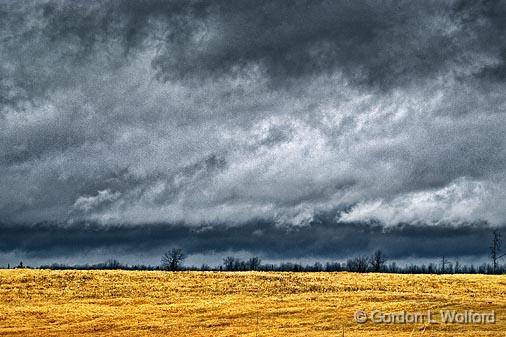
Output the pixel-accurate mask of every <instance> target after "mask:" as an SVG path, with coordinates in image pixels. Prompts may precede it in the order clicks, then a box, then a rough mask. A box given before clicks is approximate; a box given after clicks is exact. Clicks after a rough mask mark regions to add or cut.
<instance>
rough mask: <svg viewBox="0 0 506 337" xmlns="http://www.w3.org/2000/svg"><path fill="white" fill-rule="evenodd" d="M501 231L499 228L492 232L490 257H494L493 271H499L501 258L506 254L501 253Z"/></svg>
mask: <svg viewBox="0 0 506 337" xmlns="http://www.w3.org/2000/svg"><path fill="white" fill-rule="evenodd" d="M501 243H502V240H501V233H499V231H498V230H494V231H493V232H492V246H490V258H491V259H492V272H493V273H494V274H496V273H497V269H498V268H497V267H498V266H499V262H498V261H499V259H500V258H502V257H504V256H506V254H502V255H501Z"/></svg>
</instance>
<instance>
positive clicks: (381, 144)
mask: <svg viewBox="0 0 506 337" xmlns="http://www.w3.org/2000/svg"><path fill="white" fill-rule="evenodd" d="M505 34H506V1H400V2H399V1H381V2H377V1H318V0H314V1H261V0H259V1H245V0H237V1H219V0H216V1H160V0H149V1H148V0H146V1H138V0H136V1H134V0H131V1H129V0H125V1H119V0H118V1H115V0H110V1H70V0H66V1H46V0H40V1H8V0H0V41H1V43H0V192H1V193H0V265H2V264H7V263H11V264H14V263H17V261H18V260H20V259H24V260H25V261H28V263H32V264H34V265H37V264H40V263H48V262H61V261H64V262H65V263H85V262H94V261H99V260H104V259H107V258H117V259H118V260H120V261H125V262H128V263H132V264H134V263H152V264H157V263H159V257H160V256H161V254H162V253H163V251H165V250H167V249H169V248H171V247H181V248H182V249H183V250H184V251H185V252H186V253H187V255H188V257H189V259H188V261H190V262H192V263H208V262H209V263H220V261H221V258H222V257H223V256H226V255H237V256H253V255H256V256H260V257H261V258H262V259H264V260H265V261H267V260H269V261H284V260H295V261H297V260H301V261H302V260H304V261H305V260H307V259H327V260H328V259H345V258H346V257H350V256H355V255H359V254H366V253H369V252H371V251H372V250H374V249H382V250H383V251H384V252H385V253H386V255H387V257H389V258H390V259H392V260H395V259H398V260H406V259H407V260H409V259H412V260H417V259H438V258H439V257H440V256H441V255H443V254H444V255H446V256H450V257H454V258H455V259H457V258H461V259H467V260H479V259H483V258H486V256H487V254H488V246H489V241H490V233H491V231H492V230H493V229H499V230H503V229H504V227H505V224H506V220H505V219H506V207H505V206H506V146H505V145H506V144H505V143H506V133H505V131H506V96H505V95H504V93H505V89H506V40H505V39H504V36H505ZM503 231H504V232H505V233H506V230H503Z"/></svg>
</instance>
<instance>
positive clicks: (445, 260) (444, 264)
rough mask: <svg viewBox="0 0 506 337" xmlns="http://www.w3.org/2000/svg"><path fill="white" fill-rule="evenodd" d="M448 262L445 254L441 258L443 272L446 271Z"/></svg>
mask: <svg viewBox="0 0 506 337" xmlns="http://www.w3.org/2000/svg"><path fill="white" fill-rule="evenodd" d="M447 264H448V260H447V259H445V257H444V255H443V258H442V259H441V274H445V273H446V265H447Z"/></svg>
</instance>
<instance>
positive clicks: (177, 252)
mask: <svg viewBox="0 0 506 337" xmlns="http://www.w3.org/2000/svg"><path fill="white" fill-rule="evenodd" d="M184 259H185V256H184V254H183V250H182V249H180V248H172V249H171V250H169V251H168V252H166V253H165V254H163V256H162V268H163V269H165V270H171V271H175V270H178V269H180V268H181V265H182V264H183V261H184Z"/></svg>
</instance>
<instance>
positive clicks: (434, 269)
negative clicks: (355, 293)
mask: <svg viewBox="0 0 506 337" xmlns="http://www.w3.org/2000/svg"><path fill="white" fill-rule="evenodd" d="M501 244H502V240H501V234H500V233H499V232H498V231H497V230H495V231H493V233H492V242H491V245H490V247H489V257H490V263H482V264H480V265H478V266H475V265H473V264H471V265H466V264H461V263H460V262H459V261H458V260H454V261H452V260H449V259H448V258H446V257H445V256H442V257H441V260H440V261H439V262H435V263H429V264H421V265H418V264H407V265H404V266H398V265H397V264H396V263H395V262H394V261H392V262H389V263H388V259H387V257H386V255H385V254H384V253H383V251H381V250H379V249H378V250H376V251H375V252H374V253H372V254H371V255H370V256H367V255H362V256H356V257H353V258H350V259H348V260H347V261H346V262H344V263H341V262H326V263H324V264H322V263H321V262H315V263H314V264H305V265H303V264H299V263H291V262H287V263H280V264H271V263H264V264H262V261H261V259H260V258H259V257H256V256H253V257H250V258H248V259H240V258H237V257H233V256H228V257H226V258H224V259H223V263H222V264H221V265H219V266H213V267H211V266H209V265H206V264H204V265H201V266H185V265H184V264H183V262H184V260H185V257H186V256H185V254H184V252H183V250H182V249H180V248H172V249H170V250H168V251H167V252H165V253H164V254H163V256H162V258H161V261H160V262H161V263H160V265H158V266H150V265H127V264H122V263H120V262H119V261H118V260H108V261H106V262H104V263H99V264H91V265H89V264H85V265H66V264H51V265H43V266H40V267H39V268H40V269H84V270H91V269H124V270H167V271H190V270H195V271H280V272H341V271H348V272H357V273H367V272H377V273H407V274H505V273H506V264H501V260H502V259H503V258H504V257H505V256H506V253H503V252H502V247H501ZM9 268H10V266H9ZM16 268H26V267H25V266H24V265H23V262H20V263H19V265H18V266H17V267H16Z"/></svg>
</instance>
